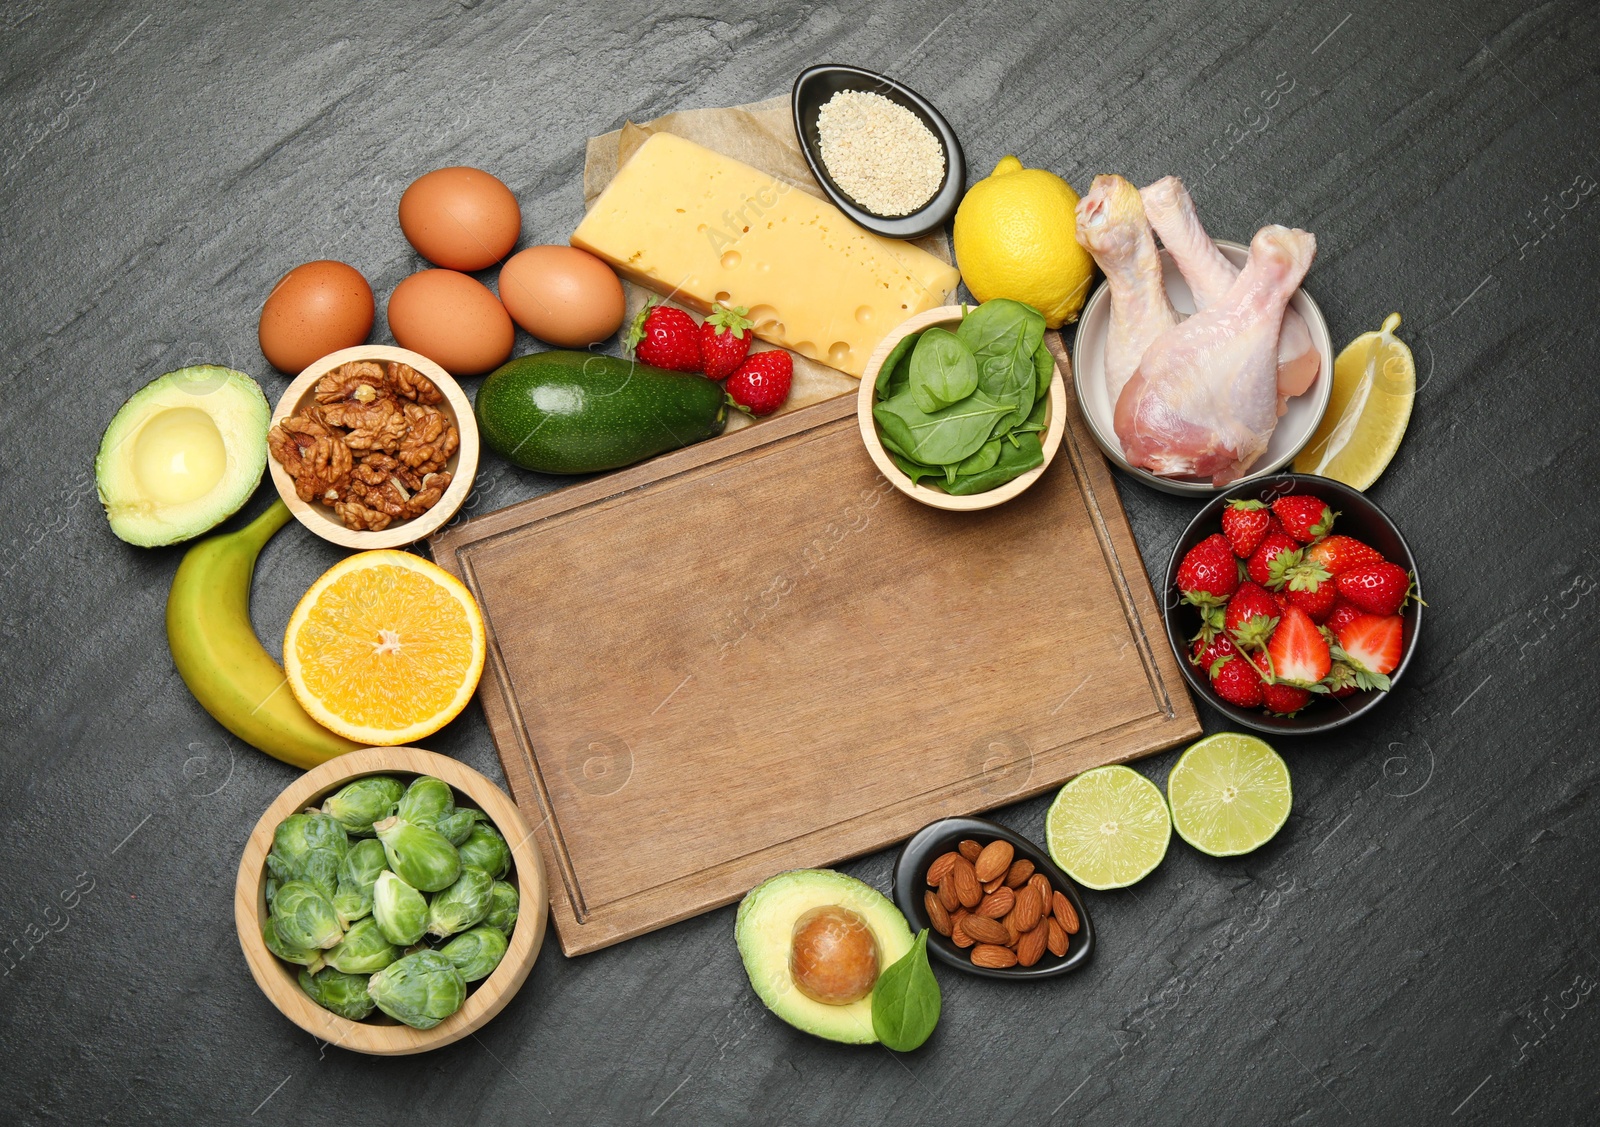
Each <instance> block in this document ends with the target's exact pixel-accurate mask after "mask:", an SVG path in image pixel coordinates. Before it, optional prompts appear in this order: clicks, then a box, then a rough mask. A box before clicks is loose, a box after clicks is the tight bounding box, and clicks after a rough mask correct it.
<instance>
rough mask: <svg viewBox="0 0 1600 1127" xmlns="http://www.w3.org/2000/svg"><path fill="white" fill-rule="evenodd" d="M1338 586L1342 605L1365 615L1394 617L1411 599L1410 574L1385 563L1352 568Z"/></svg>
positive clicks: (1397, 566)
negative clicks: (1351, 604) (1343, 602)
mask: <svg viewBox="0 0 1600 1127" xmlns="http://www.w3.org/2000/svg"><path fill="white" fill-rule="evenodd" d="M1337 582H1338V584H1339V594H1340V595H1341V596H1342V597H1343V598H1344V599H1345V601H1346V602H1350V603H1354V604H1355V605H1356V606H1357V607H1358V608H1360V609H1361V610H1364V611H1366V612H1367V613H1368V614H1397V613H1399V611H1400V608H1401V607H1403V606H1405V605H1406V600H1407V599H1408V598H1411V597H1412V592H1411V574H1410V572H1408V571H1406V570H1405V569H1404V568H1402V567H1400V566H1399V565H1398V564H1392V563H1389V562H1387V561H1385V562H1383V563H1375V564H1366V565H1365V566H1363V567H1358V568H1352V569H1351V570H1350V571H1346V572H1344V573H1343V574H1342V575H1340V576H1339V578H1338V580H1337Z"/></svg>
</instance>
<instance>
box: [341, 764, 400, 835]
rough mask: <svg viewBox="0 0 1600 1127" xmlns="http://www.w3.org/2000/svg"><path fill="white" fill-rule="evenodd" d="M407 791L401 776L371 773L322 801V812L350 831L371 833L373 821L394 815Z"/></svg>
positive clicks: (353, 832)
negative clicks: (396, 807)
mask: <svg viewBox="0 0 1600 1127" xmlns="http://www.w3.org/2000/svg"><path fill="white" fill-rule="evenodd" d="M405 792H406V788H405V786H404V784H402V783H401V782H400V780H399V779H393V778H390V777H389V776H388V775H370V776H368V777H367V778H365V779H357V780H356V781H355V782H353V783H349V784H347V785H346V786H344V787H342V788H340V789H339V790H338V791H337V792H335V793H333V794H330V795H329V796H328V797H327V798H326V799H325V800H324V801H323V803H322V812H323V813H324V814H326V815H328V816H329V817H330V818H332V819H333V820H334V821H336V822H338V823H339V824H340V825H341V826H343V827H344V829H345V832H346V833H352V834H370V833H371V832H372V823H373V822H377V821H381V820H382V819H384V818H387V817H388V816H389V815H391V814H393V813H394V808H395V805H396V804H397V803H399V801H400V796H401V795H403V794H405Z"/></svg>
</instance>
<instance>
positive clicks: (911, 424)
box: [856, 299, 1067, 511]
mask: <svg viewBox="0 0 1600 1127" xmlns="http://www.w3.org/2000/svg"><path fill="white" fill-rule="evenodd" d="M1044 333H1045V325H1044V318H1043V317H1042V316H1041V315H1040V314H1039V312H1038V311H1037V310H1035V309H1033V308H1032V307H1031V306H1027V305H1023V304H1022V303H1021V302H1016V301H1010V300H1006V299H997V300H994V301H986V302H984V303H983V304H982V305H978V306H960V305H946V306H942V307H941V308H938V309H930V310H928V311H927V312H926V313H919V314H918V315H917V316H915V317H912V318H910V319H909V320H907V321H905V322H904V323H903V324H901V325H900V326H899V327H898V328H896V329H895V330H894V331H893V332H891V333H890V334H889V335H888V336H887V337H885V338H884V339H883V341H882V342H881V343H880V344H879V345H878V347H877V350H876V351H874V353H873V355H872V358H871V360H869V361H868V363H867V370H866V372H865V373H864V374H863V376H862V379H861V390H860V393H859V395H858V398H857V402H856V413H857V419H858V422H859V424H860V427H861V438H862V441H863V442H865V443H866V447H867V453H868V454H870V455H871V456H872V460H873V462H874V463H875V464H876V465H877V467H878V469H879V470H881V471H882V473H883V475H884V476H885V477H886V478H888V479H889V482H890V483H891V484H892V485H893V486H894V487H895V488H896V489H898V490H900V492H902V493H904V494H905V495H906V496H908V497H910V498H912V499H913V500H916V501H920V502H922V503H923V504H924V505H931V506H933V507H934V508H939V509H953V510H957V511H969V510H973V509H987V508H991V507H993V506H995V505H999V504H1002V503H1004V502H1006V501H1009V500H1010V499H1011V498H1013V497H1015V496H1017V494H1019V493H1021V492H1022V491H1023V490H1025V489H1027V488H1028V486H1030V485H1032V484H1033V483H1034V482H1035V481H1037V480H1038V479H1039V476H1040V475H1041V474H1043V473H1044V471H1045V469H1046V467H1048V466H1049V465H1050V461H1051V459H1052V458H1054V457H1055V454H1056V451H1057V450H1058V449H1060V447H1061V438H1062V435H1063V433H1064V432H1065V430H1066V394H1067V390H1066V381H1065V380H1064V379H1063V378H1062V375H1061V372H1060V371H1059V370H1058V369H1057V368H1056V365H1055V361H1054V359H1053V358H1052V357H1051V355H1050V352H1049V350H1048V349H1047V348H1046V347H1045V343H1044Z"/></svg>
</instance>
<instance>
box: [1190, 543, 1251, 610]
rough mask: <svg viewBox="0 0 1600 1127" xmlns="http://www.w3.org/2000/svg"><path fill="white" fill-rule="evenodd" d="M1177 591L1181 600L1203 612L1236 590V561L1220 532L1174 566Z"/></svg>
mask: <svg viewBox="0 0 1600 1127" xmlns="http://www.w3.org/2000/svg"><path fill="white" fill-rule="evenodd" d="M1177 581H1178V590H1179V592H1181V593H1182V595H1183V601H1184V602H1186V603H1188V604H1190V605H1191V606H1196V607H1199V608H1201V611H1202V617H1203V616H1204V612H1205V611H1206V610H1207V609H1210V608H1212V607H1220V606H1223V605H1225V604H1226V603H1227V601H1228V599H1229V598H1231V597H1232V595H1233V593H1234V592H1235V591H1237V590H1238V589H1239V561H1238V560H1237V559H1235V558H1234V555H1233V546H1232V545H1231V544H1229V543H1228V538H1227V537H1226V536H1224V535H1222V533H1220V532H1214V533H1212V534H1211V535H1210V536H1207V537H1206V538H1205V539H1204V540H1202V541H1200V543H1198V544H1196V545H1195V546H1194V547H1192V548H1190V549H1189V550H1188V551H1187V552H1185V553H1184V554H1183V561H1182V562H1181V563H1179V564H1178V575H1177Z"/></svg>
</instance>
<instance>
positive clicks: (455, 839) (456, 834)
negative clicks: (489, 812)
mask: <svg viewBox="0 0 1600 1127" xmlns="http://www.w3.org/2000/svg"><path fill="white" fill-rule="evenodd" d="M482 820H483V811H482V810H473V809H472V808H470V807H466V808H463V809H460V810H457V811H456V812H455V813H454V814H451V815H450V816H449V817H448V818H440V819H439V821H438V824H436V825H435V826H434V827H433V828H434V829H436V830H438V831H439V832H440V833H442V834H444V836H445V837H447V838H449V839H450V844H451V845H455V846H459V845H460V844H461V843H462V842H464V841H466V840H467V835H468V834H470V833H472V827H473V826H475V825H477V824H478V823H479V822H480V821H482Z"/></svg>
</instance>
